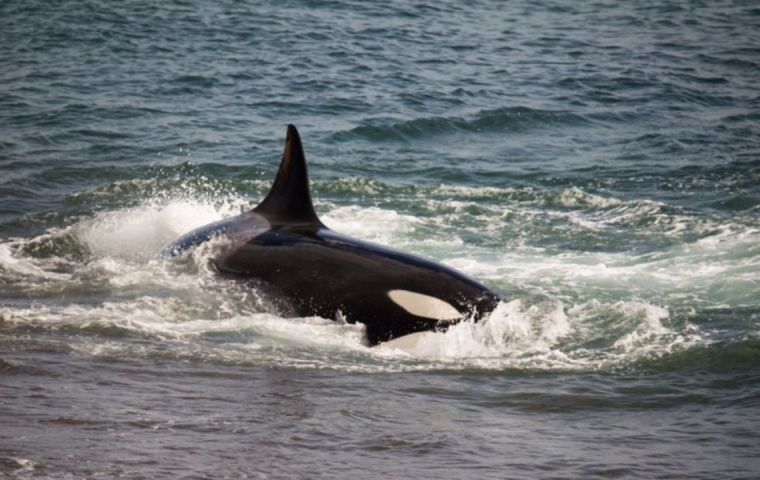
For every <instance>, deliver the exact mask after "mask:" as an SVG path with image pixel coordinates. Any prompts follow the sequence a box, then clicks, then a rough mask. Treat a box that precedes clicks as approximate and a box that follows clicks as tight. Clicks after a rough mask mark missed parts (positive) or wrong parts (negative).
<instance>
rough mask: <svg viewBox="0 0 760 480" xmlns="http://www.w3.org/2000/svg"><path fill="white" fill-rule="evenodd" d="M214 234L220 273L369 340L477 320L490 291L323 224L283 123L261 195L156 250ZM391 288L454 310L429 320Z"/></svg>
mask: <svg viewBox="0 0 760 480" xmlns="http://www.w3.org/2000/svg"><path fill="white" fill-rule="evenodd" d="M218 236H223V237H225V238H226V239H227V240H228V241H227V242H222V243H223V247H222V251H221V253H220V254H219V255H218V256H216V258H214V259H213V263H214V266H215V267H216V269H217V270H218V271H219V272H220V273H222V274H224V275H225V276H230V277H233V278H237V279H241V280H243V281H250V282H251V283H252V285H254V286H255V288H258V289H259V290H260V291H263V292H264V293H268V294H269V296H270V297H272V298H271V299H272V301H273V303H274V305H275V306H276V307H277V309H278V311H279V313H281V314H283V315H297V316H312V315H316V316H320V317H323V318H330V319H338V318H344V319H346V320H347V321H348V322H351V323H355V322H361V323H363V324H364V325H366V327H367V340H368V342H369V343H370V344H371V345H375V344H377V343H380V342H385V341H388V340H391V339H394V338H398V337H401V336H404V335H407V334H410V333H415V332H422V331H431V330H444V329H446V328H448V326H450V325H451V324H452V323H456V322H457V321H460V320H462V319H465V318H473V319H475V320H479V319H481V318H482V317H483V316H485V315H487V314H488V313H490V312H491V311H493V309H494V308H496V305H497V304H498V303H499V301H500V298H499V296H498V295H496V294H495V293H493V292H492V291H490V290H489V289H488V288H486V287H484V286H483V285H480V284H479V283H477V282H476V281H474V280H472V279H470V278H469V277H467V276H465V275H463V274H461V273H459V272H457V271H456V270H454V269H451V268H448V267H446V266H443V265H440V264H438V263H435V262H432V261H429V260H425V259H423V258H420V257H417V256H414V255H410V254H406V253H402V252H399V251H396V250H393V249H390V248H386V247H382V246H379V245H375V244H371V243H368V242H363V241H360V240H355V239H352V238H349V237H346V236H343V235H340V234H338V233H335V232H333V231H332V230H330V229H329V228H327V227H325V226H324V225H323V224H322V222H320V221H319V219H318V218H317V216H316V214H315V213H314V210H313V206H312V203H311V197H310V196H309V192H308V179H307V175H306V164H305V157H304V156H303V147H302V146H301V141H300V137H299V136H298V132H297V131H296V130H295V127H293V126H289V127H288V136H287V138H286V146H285V154H284V155H283V161H282V163H281V165H280V171H279V172H278V175H277V178H276V179H275V182H274V185H273V187H272V190H271V191H270V193H269V194H268V195H267V197H266V198H265V199H264V201H262V203H261V204H259V205H258V206H257V207H256V208H254V209H253V210H252V211H250V212H247V213H244V214H242V215H239V216H237V217H234V218H231V219H228V220H224V221H221V222H216V223H213V224H210V225H207V226H205V227H201V228H200V229H197V230H195V231H193V232H190V233H188V234H186V235H184V236H183V237H182V238H180V239H178V240H177V241H176V242H174V243H173V244H171V245H169V246H168V247H167V248H166V249H165V250H164V254H165V255H168V256H173V255H176V254H178V253H181V252H183V251H185V250H187V249H189V248H192V247H194V246H196V245H198V244H200V243H202V242H204V241H206V240H208V239H210V238H212V237H218ZM391 290H407V291H410V292H415V293H419V294H423V295H428V296H431V297H435V298H438V299H440V300H443V301H445V302H447V303H449V304H450V305H451V306H453V307H454V308H455V309H456V310H457V311H458V312H460V314H461V318H459V319H455V320H454V321H441V322H439V321H437V320H434V319H430V318H424V317H418V316H415V315H413V314H411V313H409V312H407V311H406V310H405V309H403V308H402V307H400V306H399V305H397V304H396V303H395V302H394V301H392V300H391V299H390V297H389V296H388V292H389V291H391Z"/></svg>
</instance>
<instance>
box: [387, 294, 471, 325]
mask: <svg viewBox="0 0 760 480" xmlns="http://www.w3.org/2000/svg"><path fill="white" fill-rule="evenodd" d="M388 297H390V299H391V300H393V301H394V302H396V304H397V305H398V306H399V307H401V308H403V309H404V310H406V311H407V312H409V313H411V314H412V315H416V316H418V317H424V318H432V319H433V320H438V321H444V322H445V321H452V320H459V319H460V318H462V314H461V313H459V311H458V310H457V309H456V308H454V307H452V306H451V305H450V304H448V303H446V302H444V301H443V300H441V299H440V298H435V297H431V296H430V295H423V294H421V293H415V292H410V291H409V290H391V291H389V292H388Z"/></svg>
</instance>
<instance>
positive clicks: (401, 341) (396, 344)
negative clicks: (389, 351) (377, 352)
mask: <svg viewBox="0 0 760 480" xmlns="http://www.w3.org/2000/svg"><path fill="white" fill-rule="evenodd" d="M433 335H435V333H434V332H415V333H410V334H409V335H404V336H403V337H398V338H394V339H393V340H388V341H387V342H383V343H381V344H380V345H381V346H383V347H385V348H393V349H396V350H404V351H406V352H412V351H413V350H414V349H415V348H417V344H418V343H419V342H420V341H421V340H423V339H425V338H430V337H431V336H433Z"/></svg>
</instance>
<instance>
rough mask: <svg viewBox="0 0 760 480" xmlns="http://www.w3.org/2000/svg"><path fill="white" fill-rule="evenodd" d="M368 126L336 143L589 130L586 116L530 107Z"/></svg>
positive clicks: (335, 136)
mask: <svg viewBox="0 0 760 480" xmlns="http://www.w3.org/2000/svg"><path fill="white" fill-rule="evenodd" d="M368 123H369V124H368V125H362V126H359V127H355V128H353V129H351V130H348V131H341V132H337V133H334V134H332V135H331V136H330V139H332V140H333V141H337V142H345V141H351V140H367V141H371V142H386V141H392V142H398V141H408V140H413V139H414V140H416V139H424V138H431V137H435V136H439V135H451V134H456V133H461V132H466V133H509V132H525V131H530V130H536V129H541V128H553V127H558V126H563V127H566V126H575V127H581V126H588V125H590V124H591V122H590V121H589V120H588V119H587V118H586V117H584V116H581V115H577V114H574V113H572V112H568V111H561V110H540V109H532V108H528V107H504V108H497V109H493V110H482V111H480V112H478V113H477V114H475V115H473V116H470V117H427V118H417V119H413V120H407V121H403V122H393V121H383V120H375V121H370V122H368Z"/></svg>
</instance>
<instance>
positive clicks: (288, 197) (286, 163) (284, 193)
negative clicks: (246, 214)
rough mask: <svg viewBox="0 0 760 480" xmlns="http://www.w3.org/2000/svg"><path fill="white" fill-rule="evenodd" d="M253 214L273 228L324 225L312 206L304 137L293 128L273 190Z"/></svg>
mask: <svg viewBox="0 0 760 480" xmlns="http://www.w3.org/2000/svg"><path fill="white" fill-rule="evenodd" d="M253 211H254V212H256V213H259V214H261V215H264V216H265V217H267V219H268V220H269V221H270V222H272V223H273V224H281V225H286V224H298V225H316V226H321V225H322V222H320V221H319V218H318V217H317V213H316V212H315V211H314V205H313V204H312V203H311V195H310V194H309V176H308V174H307V172H306V156H305V155H304V153H303V145H302V144H301V136H300V135H298V130H296V127H295V126H293V125H288V133H287V135H286V136H285V151H284V152H283V154H282V162H280V169H279V170H278V171H277V177H276V178H275V179H274V183H273V184H272V188H271V190H269V193H268V194H267V196H266V198H264V200H263V201H262V202H261V203H260V204H259V205H258V206H256V208H254V209H253Z"/></svg>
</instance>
